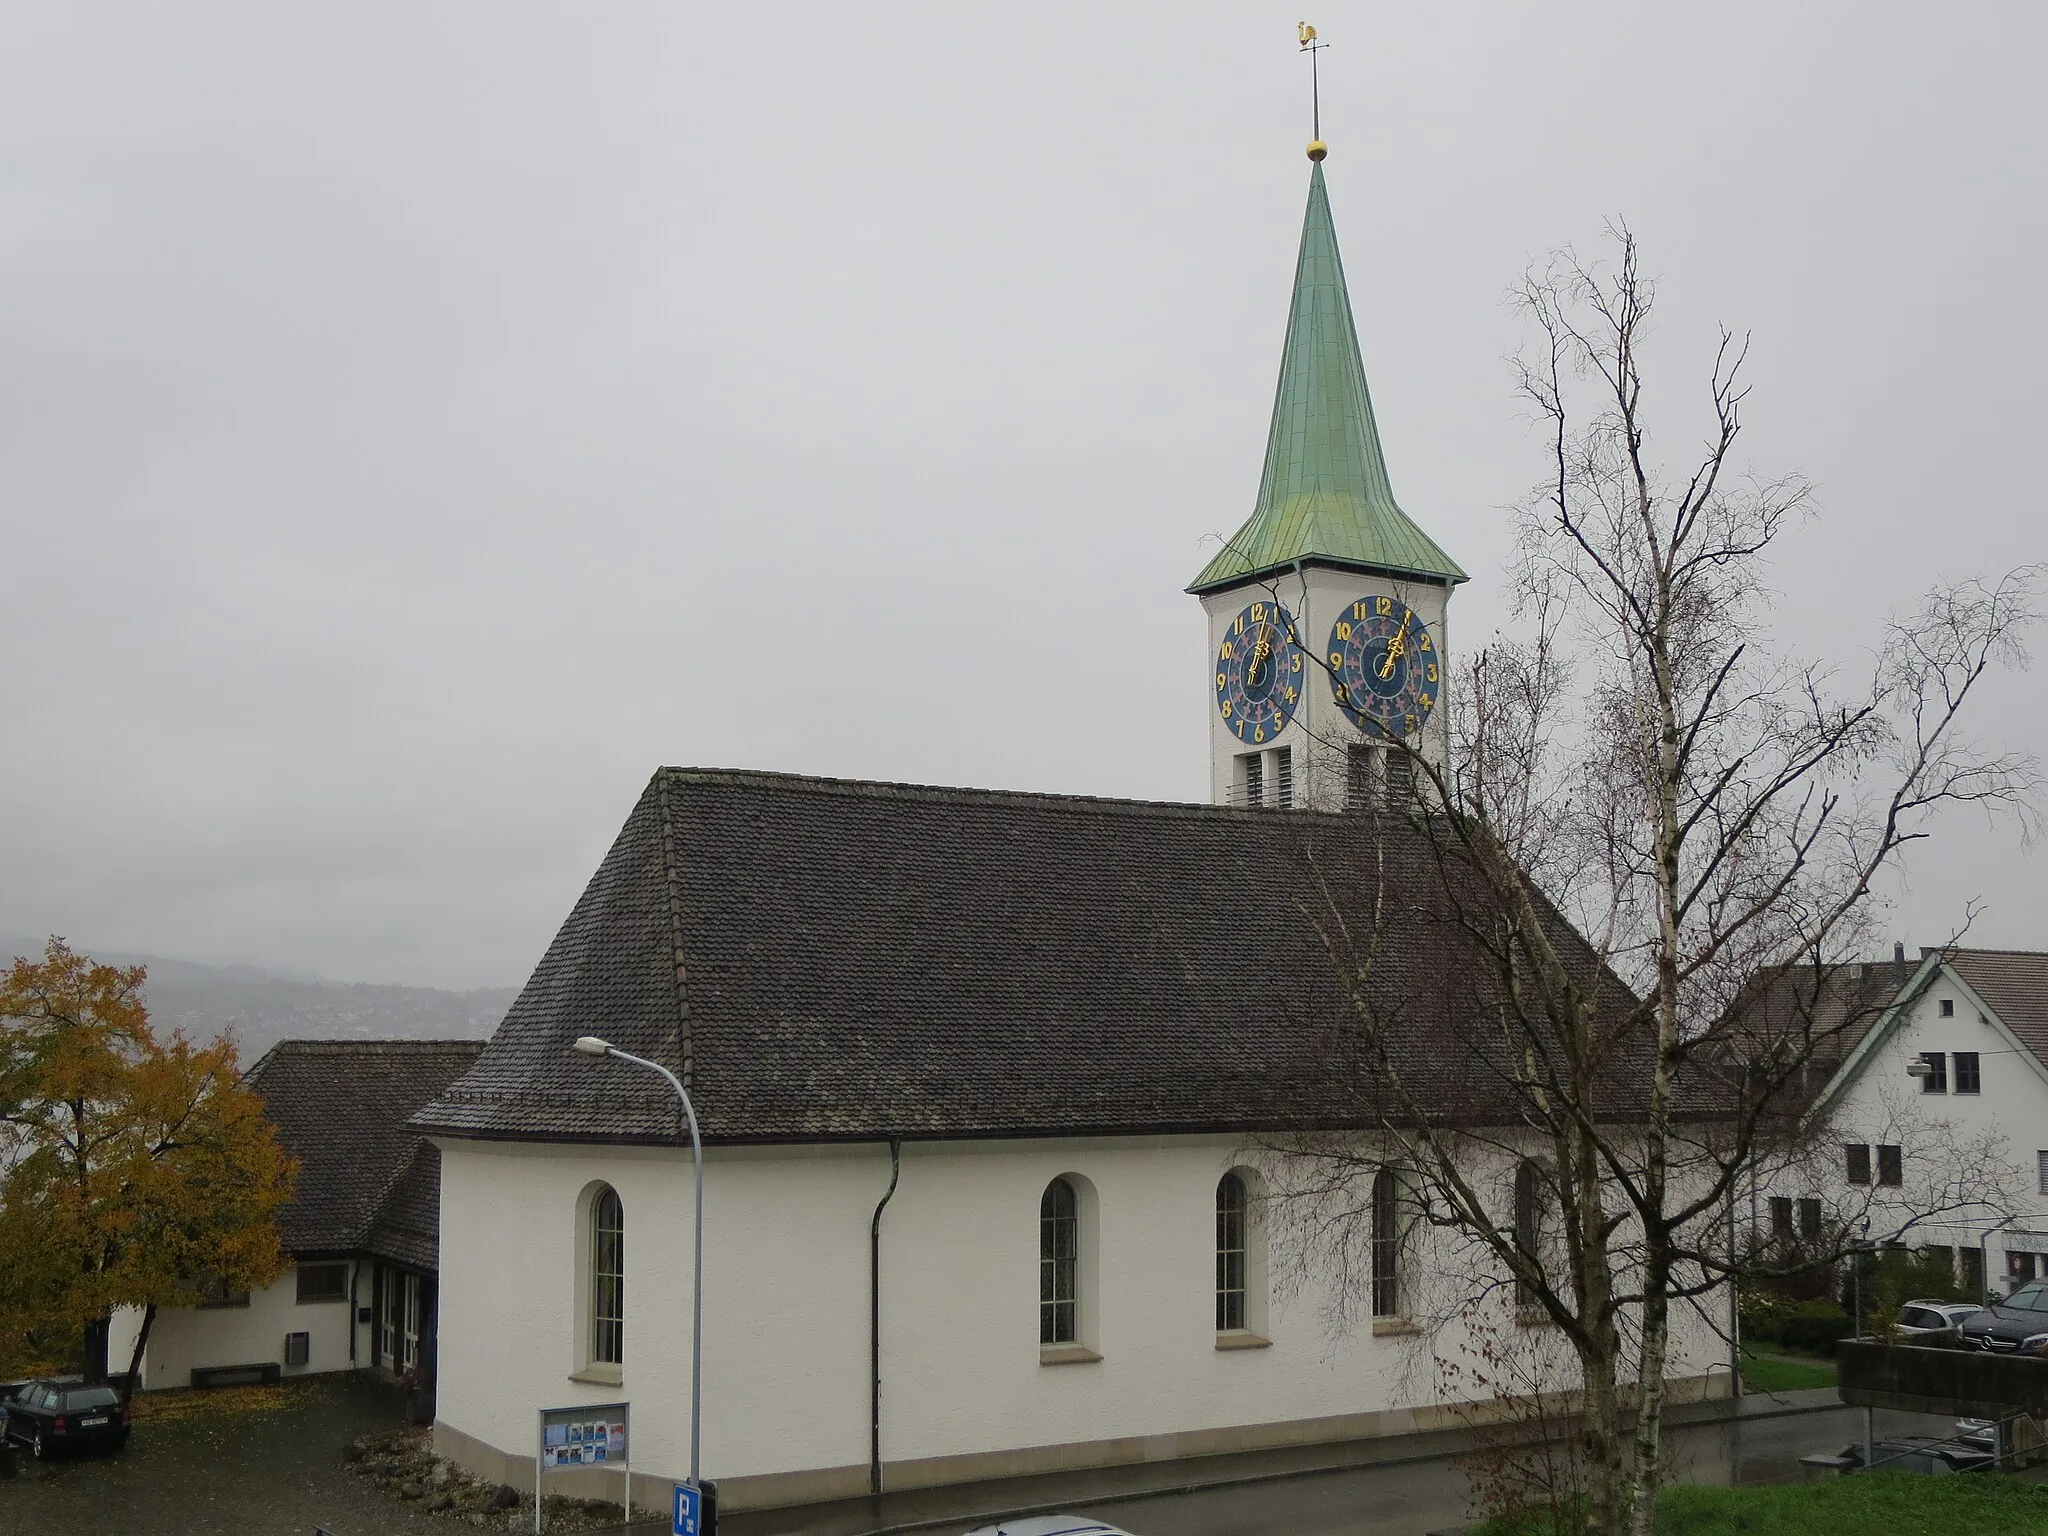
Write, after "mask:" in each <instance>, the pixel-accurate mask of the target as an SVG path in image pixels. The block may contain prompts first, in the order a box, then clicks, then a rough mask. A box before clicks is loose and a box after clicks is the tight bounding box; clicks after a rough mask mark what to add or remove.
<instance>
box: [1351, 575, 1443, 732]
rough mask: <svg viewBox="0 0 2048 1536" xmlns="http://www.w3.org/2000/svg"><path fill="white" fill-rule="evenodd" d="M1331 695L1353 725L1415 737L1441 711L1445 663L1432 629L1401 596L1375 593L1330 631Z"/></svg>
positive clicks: (1366, 596) (1361, 599)
mask: <svg viewBox="0 0 2048 1536" xmlns="http://www.w3.org/2000/svg"><path fill="white" fill-rule="evenodd" d="M1328 659H1329V663H1330V690H1331V692H1333V693H1334V694H1335V695H1336V696H1337V703H1338V706H1339V707H1340V708H1342V709H1343V711H1344V713H1345V715H1346V716H1347V717H1349V719H1350V721H1351V723H1352V724H1353V725H1356V726H1358V727H1359V728H1360V729H1362V730H1366V731H1370V732H1372V733H1374V734H1375V735H1381V736H1393V737H1403V736H1412V735H1414V734H1415V733H1416V732H1417V731H1419V730H1421V729H1422V722H1423V721H1425V720H1427V719H1428V718H1429V712H1430V710H1431V709H1433V708H1434V707H1435V706H1436V699H1437V694H1438V692H1439V691H1440V690H1439V689H1438V687H1437V679H1438V676H1439V675H1440V673H1439V666H1440V660H1441V658H1440V657H1439V656H1438V654H1437V649H1436V637H1435V636H1433V635H1432V634H1430V632H1429V626H1428V625H1426V624H1424V623H1423V622H1422V620H1421V619H1419V618H1417V617H1416V616H1415V614H1414V613H1413V612H1412V611H1411V610H1410V609H1409V607H1408V605H1407V604H1406V603H1403V602H1402V601H1401V600H1400V599H1399V598H1398V597H1388V596H1386V595H1385V594H1384V593H1378V592H1369V593H1367V594H1366V595H1365V596H1363V597H1361V598H1359V599H1358V600H1357V601H1356V602H1354V603H1351V604H1349V605H1347V606H1346V607H1345V608H1344V609H1343V610H1342V612H1341V613H1340V614H1339V616H1338V618H1337V622H1336V623H1335V624H1334V625H1332V626H1331V628H1330V647H1329V652H1328Z"/></svg>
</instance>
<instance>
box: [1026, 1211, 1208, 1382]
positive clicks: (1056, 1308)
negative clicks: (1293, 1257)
mask: <svg viewBox="0 0 2048 1536" xmlns="http://www.w3.org/2000/svg"><path fill="white" fill-rule="evenodd" d="M1219 1198H1220V1192H1219ZM1080 1298H1081V1213H1080V1208H1079V1201H1078V1200H1077V1199H1076V1198H1075V1195H1074V1186H1073V1185H1072V1184H1071V1183H1070V1182H1068V1181H1067V1180H1066V1179H1054V1180H1053V1181H1052V1182H1051V1183H1050V1184H1048V1185H1046V1186H1045V1193H1044V1195H1042V1196H1041V1197H1040V1198H1039V1201H1038V1342H1039V1343H1041V1344H1074V1343H1078V1342H1079V1341H1080V1337H1081V1331H1080V1323H1081V1316H1080V1313H1081V1304H1080Z"/></svg>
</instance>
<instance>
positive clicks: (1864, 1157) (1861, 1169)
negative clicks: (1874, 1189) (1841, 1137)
mask: <svg viewBox="0 0 2048 1536" xmlns="http://www.w3.org/2000/svg"><path fill="white" fill-rule="evenodd" d="M1842 1151H1843V1152H1844V1153H1846V1154H1847V1156H1848V1160H1849V1182H1850V1183H1851V1184H1868V1183H1869V1182H1870V1148H1869V1147H1868V1146H1865V1145H1863V1144H1862V1143H1857V1142H1852V1143H1851V1144H1850V1145H1848V1146H1846V1147H1844V1148H1842Z"/></svg>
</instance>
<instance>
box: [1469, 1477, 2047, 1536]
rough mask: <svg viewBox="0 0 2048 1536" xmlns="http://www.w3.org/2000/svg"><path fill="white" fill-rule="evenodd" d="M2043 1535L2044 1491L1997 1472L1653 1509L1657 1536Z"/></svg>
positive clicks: (1724, 1494) (1822, 1486) (1539, 1534)
mask: <svg viewBox="0 0 2048 1536" xmlns="http://www.w3.org/2000/svg"><path fill="white" fill-rule="evenodd" d="M1477 1531H1478V1533H1479V1536H1553V1533H1552V1532H1551V1531H1550V1528H1549V1522H1548V1521H1547V1520H1544V1521H1541V1522H1539V1523H1535V1524H1530V1523H1517V1522H1505V1523H1501V1522H1489V1523H1487V1524H1484V1525H1481V1526H1479V1527H1478V1528H1477ZM1865 1533H1871V1536H2048V1489H2044V1488H2043V1487H2042V1486H2041V1485H2040V1484H2038V1483H2032V1482H2024V1481H2022V1480H2020V1479H2019V1478H2015V1477H2006V1476H2001V1475H1998V1474H1995V1473H1973V1474H1970V1475H1968V1476H1963V1477H1920V1476H1915V1475H1913V1474H1912V1473H1907V1472H1871V1473H1858V1474H1857V1475H1855V1476H1853V1477H1831V1478H1828V1479H1827V1480H1826V1481H1824V1482H1818V1483H1790V1484H1779V1485H1774V1486H1768V1487H1760V1488H1708V1487H1703V1486H1702V1485H1700V1484H1698V1483H1679V1484H1676V1485H1674V1486H1672V1487H1669V1488H1666V1489H1665V1490H1664V1492H1663V1494H1662V1495H1661V1496H1660V1497H1659V1499H1658V1501H1657V1536H1865Z"/></svg>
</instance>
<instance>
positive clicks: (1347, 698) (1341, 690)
mask: <svg viewBox="0 0 2048 1536" xmlns="http://www.w3.org/2000/svg"><path fill="white" fill-rule="evenodd" d="M1337 702H1338V703H1339V704H1349V703H1350V702H1351V690H1350V689H1349V688H1346V687H1345V686H1344V685H1343V684H1342V683H1339V684H1338V685H1337Z"/></svg>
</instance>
